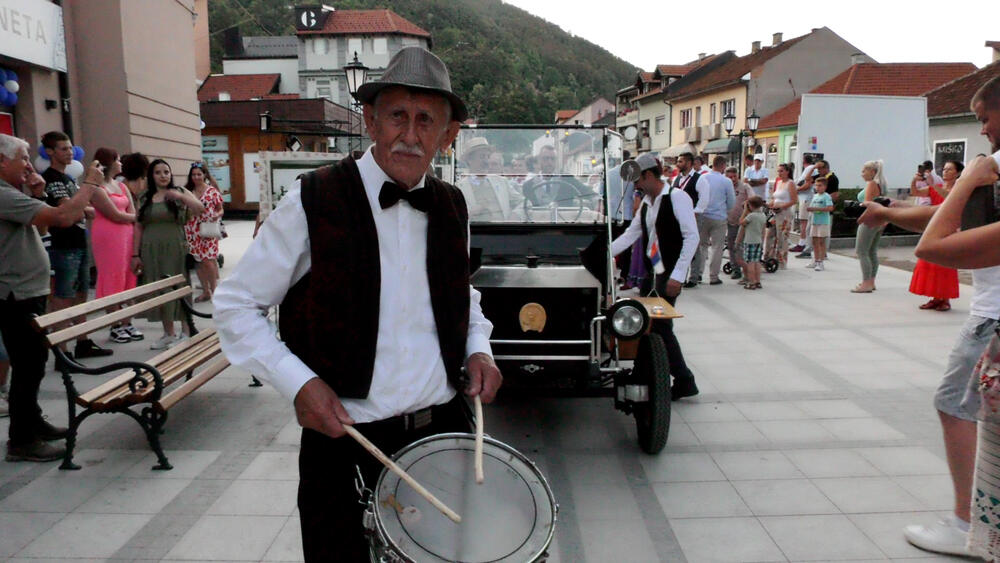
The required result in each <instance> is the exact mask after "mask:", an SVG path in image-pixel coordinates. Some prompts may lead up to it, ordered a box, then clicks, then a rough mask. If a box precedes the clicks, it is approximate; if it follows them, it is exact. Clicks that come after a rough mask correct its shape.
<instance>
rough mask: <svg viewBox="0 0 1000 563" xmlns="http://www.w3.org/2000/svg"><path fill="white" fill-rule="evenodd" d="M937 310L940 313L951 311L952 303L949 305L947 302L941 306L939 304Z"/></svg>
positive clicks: (943, 302)
mask: <svg viewBox="0 0 1000 563" xmlns="http://www.w3.org/2000/svg"><path fill="white" fill-rule="evenodd" d="M937 310H938V311H951V303H949V302H947V301H942V302H941V303H940V304H938V306H937Z"/></svg>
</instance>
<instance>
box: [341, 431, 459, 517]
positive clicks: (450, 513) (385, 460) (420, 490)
mask: <svg viewBox="0 0 1000 563" xmlns="http://www.w3.org/2000/svg"><path fill="white" fill-rule="evenodd" d="M344 431H345V432H347V434H348V435H349V436H350V437H351V438H354V439H355V440H356V441H357V442H358V443H359V444H361V446H362V447H363V448H364V449H366V450H368V453H370V454H372V455H373V456H375V459H377V460H379V461H381V462H382V465H384V466H386V468H388V469H389V471H392V472H393V473H395V474H396V475H399V478H400V479H402V480H404V481H406V482H407V484H409V485H410V486H411V487H413V490H414V491H417V494H419V495H420V496H422V497H424V498H425V499H426V500H427V502H429V503H431V504H433V505H434V508H437V509H438V510H440V511H441V513H442V514H444V515H445V516H447V517H448V518H450V519H451V520H452V522H455V523H456V524H458V523H460V522H461V521H462V517H461V516H459V515H458V513H456V512H455V511H454V510H452V509H450V508H448V507H447V506H446V505H445V504H444V503H443V502H441V501H439V500H438V499H437V497H435V496H434V495H433V494H431V492H430V491H428V490H427V489H425V488H424V487H423V485H421V484H420V483H417V481H416V479H414V478H413V477H410V475H409V474H408V473H407V472H406V471H403V468H402V467H400V466H398V465H396V463H395V462H394V461H392V460H391V459H389V456H387V455H385V454H384V453H382V450H380V449H378V447H377V446H376V445H375V444H373V443H371V442H369V441H368V438H365V437H364V436H362V435H361V433H360V432H358V431H357V430H355V429H354V427H353V426H351V425H349V424H345V425H344Z"/></svg>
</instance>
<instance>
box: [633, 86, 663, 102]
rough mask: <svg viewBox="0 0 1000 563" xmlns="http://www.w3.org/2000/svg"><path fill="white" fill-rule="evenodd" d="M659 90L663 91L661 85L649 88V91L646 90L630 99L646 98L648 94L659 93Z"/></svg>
mask: <svg viewBox="0 0 1000 563" xmlns="http://www.w3.org/2000/svg"><path fill="white" fill-rule="evenodd" d="M661 92H663V87H662V86H657V87H656V88H653V89H651V90H650V91H649V92H646V93H645V94H639V95H638V96H636V97H634V98H632V99H633V100H641V99H643V98H648V97H650V96H655V95H657V94H659V93H661Z"/></svg>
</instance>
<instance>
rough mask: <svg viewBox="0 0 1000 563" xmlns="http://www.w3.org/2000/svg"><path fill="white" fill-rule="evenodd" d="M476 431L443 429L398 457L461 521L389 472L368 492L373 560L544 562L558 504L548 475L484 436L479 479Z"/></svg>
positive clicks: (367, 521) (367, 525) (368, 528)
mask: <svg viewBox="0 0 1000 563" xmlns="http://www.w3.org/2000/svg"><path fill="white" fill-rule="evenodd" d="M474 448H475V436H474V435H472V434H438V435H436V436H430V437H428V438H424V439H422V440H419V441H417V442H414V443H412V444H410V445H409V446H407V447H405V448H403V449H402V450H400V451H399V452H398V453H397V454H396V455H395V456H394V457H393V460H394V461H395V462H396V463H397V464H398V465H399V466H400V467H402V468H403V470H404V471H406V472H407V473H409V474H410V475H411V476H412V477H413V478H414V479H416V480H417V482H418V483H420V484H421V485H423V486H424V487H426V488H427V490H429V491H430V492H431V493H433V494H434V496H436V497H437V498H438V499H440V500H441V502H443V503H444V504H446V505H447V506H448V507H449V508H451V509H452V510H454V511H456V512H458V513H459V515H461V517H462V522H461V523H460V524H456V523H454V522H452V521H451V520H449V519H448V517H446V516H445V515H444V514H442V513H441V512H439V511H438V510H437V509H436V508H434V506H432V505H431V504H430V503H429V502H427V501H426V500H424V498H423V497H421V496H420V495H418V494H417V493H416V492H415V491H414V490H413V489H412V488H411V487H410V486H409V485H407V484H406V483H405V482H403V481H402V480H401V479H400V478H399V477H398V476H397V475H396V474H395V473H392V472H391V471H389V470H388V469H384V470H383V471H382V474H381V475H380V476H379V479H378V484H377V485H376V487H375V489H374V491H372V492H371V493H370V494H369V495H368V497H369V498H368V503H367V509H366V510H365V516H364V524H365V529H366V531H367V533H368V539H369V544H370V545H371V559H372V561H375V562H394V561H412V562H421V563H422V562H425V561H463V562H469V563H472V562H486V561H509V562H518V563H521V562H526V561H544V560H545V558H546V557H547V556H548V554H547V553H546V550H547V549H548V547H549V544H550V543H551V542H552V535H553V533H554V532H555V522H556V512H557V511H558V506H557V505H556V503H555V500H554V499H553V497H552V490H551V489H549V485H548V483H547V482H546V481H545V477H543V476H542V474H541V472H539V471H538V468H537V467H535V464H534V463H532V462H531V461H530V460H529V459H528V458H526V457H525V456H523V455H522V454H521V453H519V452H518V451H517V450H515V449H514V448H512V447H510V446H508V445H507V444H504V443H503V442H499V441H497V440H493V439H491V438H484V439H483V472H484V474H485V476H486V481H485V482H484V483H483V484H481V485H477V484H476V480H475V476H474V467H473V464H474V458H473V456H474Z"/></svg>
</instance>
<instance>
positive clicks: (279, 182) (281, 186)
mask: <svg viewBox="0 0 1000 563" xmlns="http://www.w3.org/2000/svg"><path fill="white" fill-rule="evenodd" d="M257 157H258V160H259V162H260V176H259V178H260V187H259V194H260V219H261V220H263V219H265V218H266V217H267V216H268V214H270V213H271V210H272V209H274V208H275V207H276V206H277V205H278V202H279V201H281V198H282V197H284V195H285V194H286V193H288V190H290V189H291V187H292V183H293V182H295V179H296V178H298V176H299V175H300V174H305V173H306V172H311V171H313V170H315V169H317V168H319V167H320V166H326V165H327V164H336V163H338V162H340V161H341V160H343V159H344V158H345V157H347V155H346V154H343V153H337V152H291V151H281V152H277V151H262V152H259V153H257Z"/></svg>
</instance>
